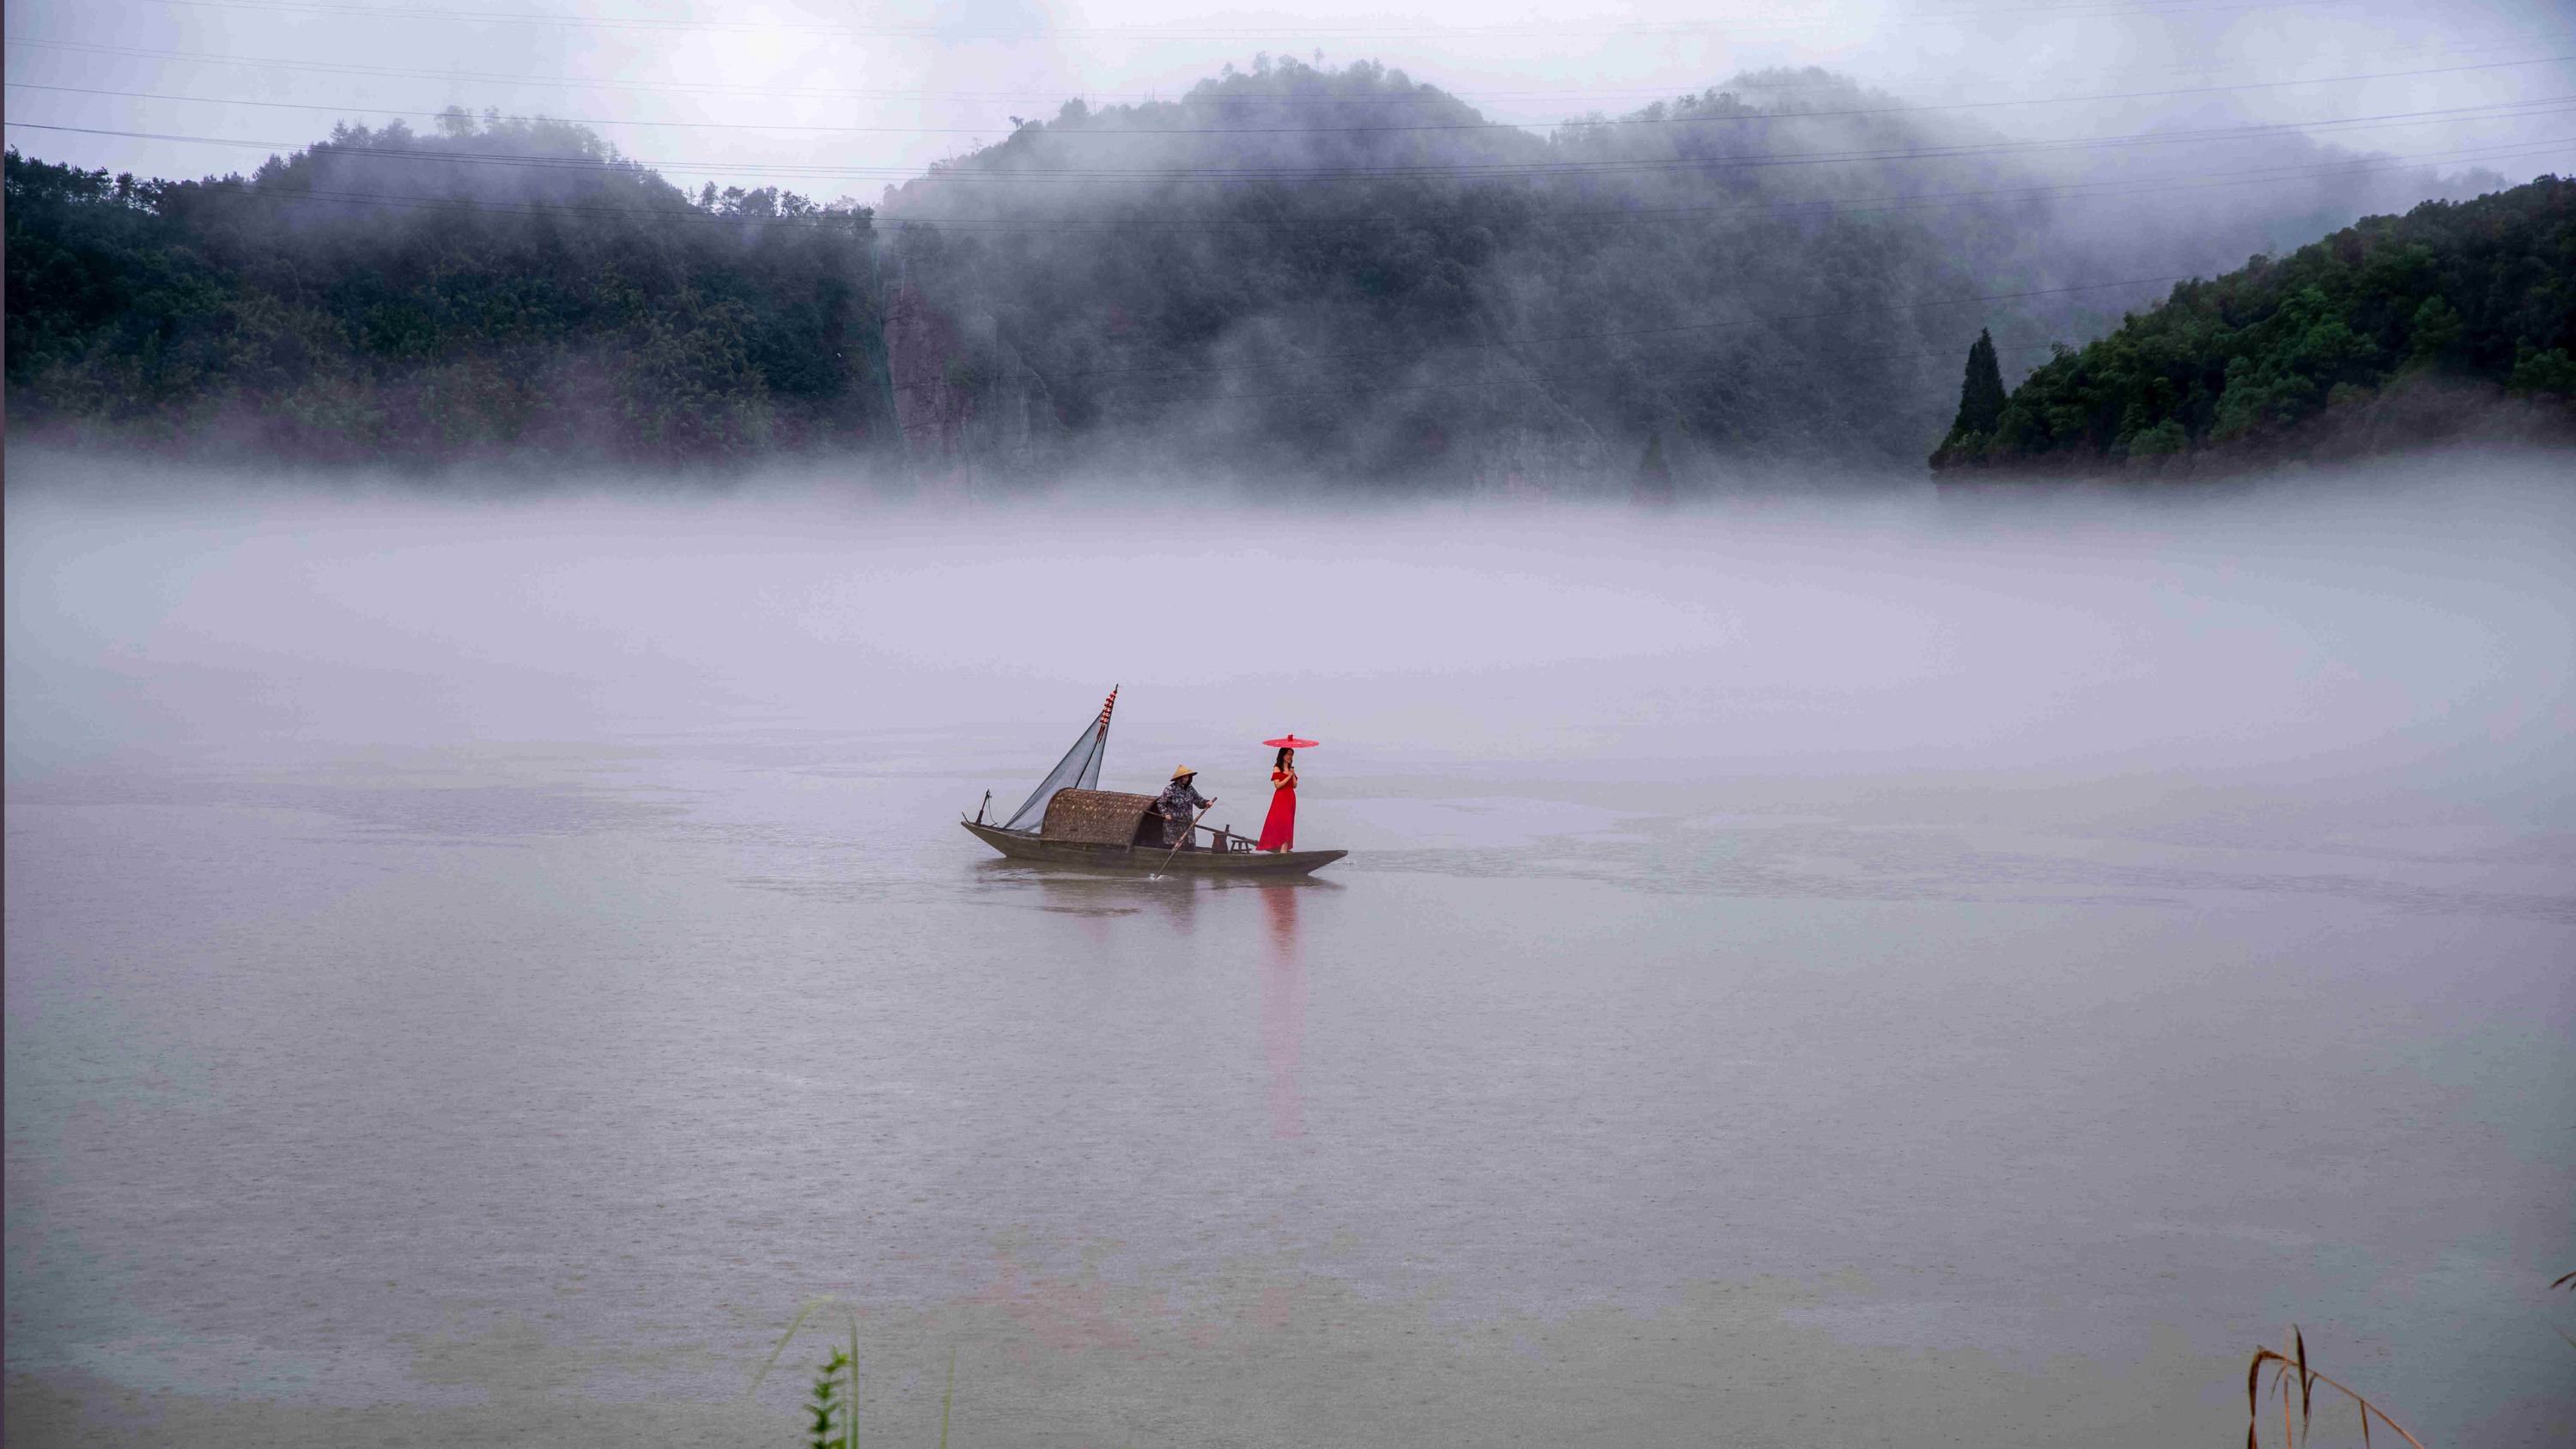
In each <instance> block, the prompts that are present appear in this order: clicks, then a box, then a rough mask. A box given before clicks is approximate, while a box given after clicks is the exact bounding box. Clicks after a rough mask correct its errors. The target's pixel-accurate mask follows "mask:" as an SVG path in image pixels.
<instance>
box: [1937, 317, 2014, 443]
mask: <svg viewBox="0 0 2576 1449" xmlns="http://www.w3.org/2000/svg"><path fill="white" fill-rule="evenodd" d="M2003 415H2004V371H2003V368H2002V367H2001V366H2000V365H1998V364H1997V363H1996V362H1995V339H1994V337H1993V335H1992V334H1990V333H1988V332H1987V331H1986V330H1985V329H1984V328H1982V327H1980V328H1978V329H1977V340H1976V341H1974V342H1971V343H1969V344H1968V376H1967V379H1966V380H1965V381H1963V382H1962V383H1960V384H1959V419H1958V421H1957V422H1954V423H1952V424H1951V425H1950V435H1951V436H1952V437H1953V438H1956V437H1960V436H1963V435H1965V434H1968V433H1992V432H1993V431H1994V430H1995V422H1996V420H1997V419H1999V418H2001V417H2002V416H2003Z"/></svg>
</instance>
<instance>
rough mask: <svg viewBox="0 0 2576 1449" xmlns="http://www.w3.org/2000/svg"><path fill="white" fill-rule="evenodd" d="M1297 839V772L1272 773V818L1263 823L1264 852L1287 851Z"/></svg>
mask: <svg viewBox="0 0 2576 1449" xmlns="http://www.w3.org/2000/svg"><path fill="white" fill-rule="evenodd" d="M1296 838H1297V772H1296V771H1294V770H1273V771H1271V772H1270V816H1269V818H1268V819H1266V820H1264V821H1262V822H1261V844H1260V848H1261V849H1263V850H1286V849H1288V848H1289V846H1290V844H1291V843H1292V842H1294V841H1295V840H1296Z"/></svg>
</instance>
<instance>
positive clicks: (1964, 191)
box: [7, 60, 2468, 491]
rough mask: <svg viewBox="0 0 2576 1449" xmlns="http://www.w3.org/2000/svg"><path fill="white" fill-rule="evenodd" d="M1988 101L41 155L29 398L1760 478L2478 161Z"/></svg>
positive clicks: (1862, 440) (387, 453) (386, 422)
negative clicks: (760, 167)
mask: <svg viewBox="0 0 2576 1449" xmlns="http://www.w3.org/2000/svg"><path fill="white" fill-rule="evenodd" d="M1961 114H1967V113H1963V112H1960V111H1958V110H1956V109H1948V110H1945V109H1943V108H1938V107H1934V108H1928V109H1927V108H1922V107H1911V106H1907V105H1905V104H1904V103H1902V102H1900V101H1898V100H1897V99H1896V98H1894V97H1890V96H1887V95H1884V94H1881V93H1878V92H1874V91H1870V90H1867V89H1865V88H1863V87H1860V86H1858V85H1856V84H1854V83H1852V82H1850V81H1848V80H1845V79H1841V78H1837V77H1834V76H1831V75H1827V74H1825V73H1823V72H1820V71H1812V70H1811V71H1796V72H1789V71H1780V72H1764V73H1760V74H1754V75H1748V76H1740V77H1737V78H1736V79H1735V80H1733V81H1730V82H1728V83H1726V84H1725V85H1724V86H1719V87H1712V88H1710V89H1707V90H1704V91H1701V92H1698V93H1696V94H1692V95H1686V96H1681V97H1678V98H1675V99H1673V100H1670V101H1666V102H1660V103H1657V104H1654V105H1650V106H1646V107H1643V108H1641V109H1638V110H1635V111H1632V112H1630V113H1628V114H1625V115H1621V116H1617V117H1601V116H1593V117H1586V118H1582V119H1578V120H1575V121H1571V122H1568V123H1566V124H1564V125H1561V126H1558V127H1555V128H1553V129H1550V130H1546V131H1539V130H1531V129H1525V128H1521V127H1516V126H1502V125H1495V124H1492V123H1489V122H1488V121H1486V120H1485V118H1484V117H1482V116H1481V115H1479V114H1478V113H1477V112H1476V111H1475V110H1474V109H1473V108H1471V107H1469V106H1467V105H1466V104H1464V103H1463V102H1461V101H1460V100H1459V99H1458V98H1456V97H1454V96H1451V95H1449V94H1447V93H1445V92H1443V91H1441V90H1439V89H1437V88H1435V87H1432V86H1428V85H1422V84H1418V83H1416V82H1414V81H1412V80H1410V79H1408V78H1407V77H1405V76H1404V75H1403V74H1402V73H1400V72H1395V71H1389V70H1386V69H1383V68H1381V67H1379V66H1376V65H1372V64H1368V63H1365V62H1363V63H1358V64H1353V65H1349V66H1344V67H1339V68H1327V67H1323V66H1320V65H1311V66H1310V65H1305V64H1301V63H1297V62H1294V61H1278V62H1272V61H1268V60H1263V61H1260V62H1257V63H1256V64H1255V65H1254V66H1253V67H1252V68H1251V69H1250V70H1248V71H1243V72H1235V71H1232V70H1231V68H1229V70H1228V72H1227V73H1226V74H1223V75H1220V76H1218V77H1216V78H1213V79H1210V80H1207V81H1204V82H1202V83H1200V84H1199V85H1197V86H1195V87H1193V88H1192V89H1191V90H1190V91H1189V92H1188V93H1187V94H1185V95H1184V96H1182V97H1181V98H1180V99H1178V100H1175V101H1171V102H1162V103H1155V104H1146V105H1132V106H1117V107H1109V108H1103V109H1092V108H1089V107H1086V106H1084V105H1082V104H1081V103H1079V102H1075V103H1069V104H1067V105H1066V106H1065V107H1064V108H1063V109H1062V111H1061V112H1060V113H1059V114H1058V115H1056V116H1055V117H1053V118H1051V119H1048V120H1045V121H1031V122H1015V126H1014V129H1013V130H1012V131H1011V133H1010V134H1009V135H1008V137H1007V138H1006V139H1004V140H1002V141H1000V142H999V143H997V144H994V145H991V146H986V147H983V148H980V149H977V150H974V151H972V152H971V153H969V154H966V155H962V156H959V157H956V158H954V159H952V160H950V161H947V162H943V163H941V164H939V165H936V166H934V167H932V168H930V169H929V171H928V172H927V173H926V174H924V175H922V176H921V177H919V178H917V179H915V180H913V181H911V182H909V183H907V184H905V185H903V186H900V187H895V188H890V189H889V190H888V192H887V194H886V196H885V197H884V198H883V202H882V204H881V205H880V206H877V207H874V208H870V207H862V206H858V205H856V204H855V203H851V202H847V201H842V202H835V203H833V204H831V205H828V206H825V205H817V204H815V203H813V202H811V201H808V200H806V199H804V198H801V197H798V196H795V195H793V194H789V193H782V192H780V191H778V190H776V189H775V188H762V189H756V190H742V189H734V190H729V191H723V192H718V191H717V190H716V189H715V188H714V187H712V186H709V187H706V188H703V189H701V190H700V191H699V192H698V193H697V194H695V195H690V194H687V193H685V192H683V191H681V190H680V189H679V188H676V187H674V186H672V185H670V184H669V183H668V182H666V181H664V180H663V179H662V178H661V177H660V176H658V175H656V174H655V173H654V172H653V171H651V170H650V169H648V168H646V167H643V166H640V165H637V164H635V163H634V162H632V161H630V160H627V159H625V158H623V157H621V156H620V155H619V154H618V153H617V152H616V151H614V150H613V149H611V148H609V147H607V146H606V145H604V144H603V143H602V142H601V141H600V140H599V139H598V138H597V137H596V136H594V135H592V134H591V133H589V132H588V131H586V130H584V129H582V128H580V127H577V126H572V125H568V124H562V123H555V122H544V121H532V122H531V121H505V120H503V119H501V118H499V117H497V116H490V115H487V116H485V117H483V118H481V119H480V120H477V119H474V118H470V117H467V116H465V115H464V114H462V113H460V112H451V113H450V114H449V115H448V116H447V117H445V118H444V119H443V121H442V122H441V124H440V125H439V126H438V127H437V128H435V133H434V134H421V133H415V132H413V131H411V130H409V129H406V128H404V127H402V126H399V125H396V126H390V127H385V128H382V129H373V130H371V129H367V128H363V127H357V128H351V127H343V128H341V129H339V130H337V131H335V132H334V133H333V134H332V136H331V138H330V139H329V140H327V141H324V142H321V143H319V144H317V145H315V146H313V147H311V148H309V149H307V150H305V151H302V152H298V153H296V154H294V155H292V156H288V157H281V158H275V159H272V160H271V161H270V162H269V163H268V164H266V165H264V166H262V167H260V168H259V169H258V170H257V171H256V172H254V173H252V174H250V175H248V176H228V177H220V178H209V179H206V180H203V181H180V182H162V181H137V180H133V179H131V178H126V177H115V178H111V177H109V176H107V175H105V174H103V173H99V172H84V171H78V170H71V169H67V168H64V167H60V166H54V165H49V164H47V163H45V162H42V161H37V160H32V159H27V158H22V157H20V156H18V155H16V153H14V152H12V153H11V155H10V157H9V160H8V171H7V202H8V213H7V224H8V235H7V244H8V343H9V355H8V367H7V380H8V402H9V411H10V415H11V420H12V422H14V423H16V424H18V425H19V427H20V429H21V433H22V436H43V435H45V434H46V433H48V432H49V431H66V432H72V433H75V434H79V435H83V436H92V435H108V436H115V437H121V438H128V439H138V440H145V441H150V442H155V443H158V444H160V445H163V446H169V447H178V448H185V449H188V450H189V451H191V452H192V453H204V452H207V451H210V450H211V451H226V450H229V451H232V452H236V453H247V454H251V455H255V456H260V457H282V458H291V459H307V460H314V461H326V462H343V461H381V462H394V463H401V464H421V465H436V464H441V463H445V462H449V461H455V460H471V459H477V458H488V457H497V456H502V455H508V454H517V453H522V452H531V453H538V454H542V455H546V456H552V457H562V458H571V459H577V460H584V461H588V460H602V461H614V462H647V463H655V464H683V465H685V464H690V463H695V462H715V461H723V460H729V459H745V458H752V457H765V456H771V455H775V454H779V453H785V452H807V453H812V452H820V451H832V452H850V451H853V450H862V449H864V450H869V452H870V454H871V457H870V462H871V465H872V466H877V465H882V466H886V467H897V466H899V467H903V468H908V469H910V470H912V471H913V472H915V473H916V474H919V475H921V476H924V477H933V478H936V477H953V476H957V475H961V474H962V475H967V476H974V475H993V474H1011V473H1018V474H1023V475H1032V476H1047V475H1052V474H1057V473H1061V472H1064V471H1067V470H1078V469H1085V468H1090V469H1097V470H1102V471H1111V470H1114V471H1115V472H1117V473H1118V475H1119V476H1137V475H1140V474H1143V475H1168V476H1174V477H1180V478H1205V477H1207V476H1209V475H1212V474H1213V475H1231V476H1233V477H1236V478H1246V479H1273V478H1284V477H1305V478H1329V479H1336V480H1345V481H1355V482H1360V483H1363V484H1370V485H1376V486H1451V485H1489V484H1501V485H1505V486H1510V485H1513V484H1515V483H1516V482H1520V481H1527V482H1530V483H1532V484H1535V485H1537V486H1543V487H1557V486H1568V485H1569V484H1573V485H1579V486H1603V485H1606V486H1609V487H1613V488H1621V489H1624V488H1627V487H1631V486H1637V487H1645V488H1651V489H1655V490H1659V491H1660V490H1673V491H1681V490H1687V489H1692V488H1706V487H1720V486H1740V485H1742V484H1743V483H1744V482H1745V481H1746V480H1752V479H1758V478H1759V477H1761V476H1762V475H1763V474H1764V473H1766V472H1771V471H1795V470H1797V469H1799V468H1800V467H1801V466H1803V465H1807V464H1828V465H1834V466H1836V467H1840V466H1841V465H1847V464H1855V463H1857V464H1862V465H1864V466H1868V465H1878V466H1896V467H1910V466H1912V464H1913V463H1914V460H1916V459H1919V458H1921V457H1922V455H1923V450H1924V448H1925V447H1926V446H1928V445H1929V444H1930V443H1931V442H1932V440H1933V439H1935V438H1936V437H1938V436H1939V435H1940V432H1941V429H1942V428H1943V426H1944V425H1945V424H1946V423H1947V422H1948V421H1949V420H1950V417H1951V399H1952V396H1953V394H1952V388H1953V385H1954V382H1955V379H1956V377H1957V373H1956V372H1955V370H1954V369H1955V367H1956V365H1957V364H1956V359H1957V357H1958V349H1959V348H1960V347H1961V346H1963V345H1965V344H1966V343H1967V341H1968V339H1969V338H1970V337H1971V336H1973V335H1975V330H1976V328H1977V327H1978V326H1980V325H1987V326H1990V327H1991V328H1992V330H1993V335H1994V342H1995V346H1996V348H1997V349H1998V350H1999V351H2000V353H2001V354H2002V356H2004V357H2005V358H2007V359H2009V360H2010V362H2011V363H2012V365H2013V366H2014V368H2015V369H2016V370H2018V368H2019V366H2020V365H2021V364H2022V363H2023V362H2024V361H2026V360H2027V359H2028V358H2029V357H2031V356H2032V355H2033V350H2032V349H2033V348H2034V346H2035V345H2036V346H2045V339H2046V338H2049V337H2052V336H2054V337H2064V336H2070V335H2077V336H2082V335H2092V334H2093V333H2095V332H2097V331H2099V330H2101V329H2103V328H2105V327H2108V326H2109V325H2111V323H2112V322H2113V320H2114V319H2115V318H2116V317H2117V315H2118V313H2119V309H2120V308H2122V307H2125V306H2128V305H2133V303H2134V300H2135V299H2136V298H2137V297H2138V296H2139V281H2138V279H2140V278H2152V277H2161V276H2170V275H2174V274H2178V273H2183V272H2187V271H2191V270H2195V269H2198V270H2214V269H2215V268H2216V267H2217V266H2218V265H2222V264H2223V263H2222V262H2220V261H2218V260H2216V257H2218V256H2220V255H2223V256H2225V257H2236V256H2242V255H2244V253H2245V251H2246V250H2248V249H2250V247H2251V246H2255V245H2270V244H2272V242H2271V239H2272V238H2274V237H2276V236H2279V235H2282V234H2283V233H2285V232H2286V233H2288V234H2289V235H2290V236H2292V237H2306V236H2313V235H2316V234H2318V232H2319V231H2320V230H2322V229H2324V228H2325V227H2327V226H2331V225H2334V224H2338V223H2339V222H2341V221H2344V220H2349V219H2350V218H2351V217H2353V216H2357V215H2360V214H2361V210H2362V209H2363V208H2362V207H2361V206H2360V205H2359V204H2358V203H2360V202H2361V201H2363V200H2365V199H2368V198H2371V197H2376V196H2380V195H2382V194H2384V193H2387V192H2388V191H2390V189H2391V188H2402V194H2405V195H2408V196H2421V195H2425V194H2428V191H2427V188H2433V187H2437V186H2439V185H2448V184H2452V183H2451V182H2449V181H2444V180H2442V179H2441V178H2437V177H2435V176H2434V175H2433V173H2431V172H2429V171H2425V170H2423V169H2422V168H2414V169H2411V170H2410V169H2406V168H2403V167H2394V166H2389V165H2382V164H2379V163H2376V162H2373V163H2370V164H2368V165H2360V166H2356V165H2355V163H2356V162H2358V161H2362V160H2364V159H2366V158H2357V157H2354V156H2353V155H2352V154H2351V153H2345V152H2335V151H2332V150H2330V148H2326V147H2322V146H2320V145H2319V144H2318V143H2316V142H2313V141H2310V140H2308V139H2306V138H2304V137H2300V136H2297V135H2295V134H2293V133H2285V132H2280V131H2278V130H2267V129H2265V128H2259V127H2254V128H2245V127H2236V128H2228V127H2221V128H2217V130H2215V131H2211V132H2198V131H2195V132H2177V133H2174V134H2173V135H2170V136H2161V135H2151V136H2147V137H2143V138H2141V137H2134V136H2133V137H2114V138H2111V140H2112V141H2113V142H2116V144H2111V145H2105V146H2101V147H2092V146H2090V145H2089V144H2083V143H2078V144H2076V145H2075V146H2074V148H2073V149H2069V147H2068V146H2066V145H2062V144H2059V143H2055V142H2052V143H2050V145H2048V146H2046V147H2039V148H2033V147H2030V146H2027V145H2023V144H2018V143H2013V142H2010V141H2008V140H2007V139H2006V138H2003V137H2000V136H1998V135H1996V134H1994V133H1993V132H1991V131H1987V130H1983V129H1980V128H1979V127H1978V126H1977V125H1976V124H1974V123H1971V122H1969V121H1965V120H1961V119H1958V117H1959V116H1960V115H1961ZM2177 188H2181V189H2184V190H2187V191H2188V192H2189V194H2190V196H2191V198H2192V206H2191V214H2192V215H2193V217H2194V218H2195V221H2196V225H2195V227H2194V228H2193V229H2190V230H2184V229H2180V228H2177V227H2176V226H2174V225H2173V224H2172V221H2171V215H2170V214H2171V213H2172V212H2173V211H2174V207H2173V205H2172V199H2173V196H2174V195H2175V192H2176V189H2177ZM2463 315H2464V316H2465V315H2468V314H2467V313H2466V312H2465V311H2464V314H2463Z"/></svg>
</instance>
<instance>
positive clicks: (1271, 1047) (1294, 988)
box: [1261, 884, 1306, 1137]
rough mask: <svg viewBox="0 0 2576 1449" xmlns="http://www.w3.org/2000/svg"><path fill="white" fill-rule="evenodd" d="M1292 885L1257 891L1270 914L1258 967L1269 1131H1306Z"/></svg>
mask: <svg viewBox="0 0 2576 1449" xmlns="http://www.w3.org/2000/svg"><path fill="white" fill-rule="evenodd" d="M1304 894H1305V891H1304V889H1303V888H1302V887H1299V886H1295V885H1287V884H1280V885H1271V886H1267V887H1264V888H1263V890H1262V892H1261V903H1262V905H1264V906H1265V907H1267V908H1268V909H1269V912H1270V949H1269V951H1268V953H1267V954H1266V956H1265V958H1264V959H1263V962H1262V967H1261V1049H1262V1052H1263V1054H1264V1055H1266V1056H1267V1057H1268V1058H1269V1059H1270V1135H1271V1136H1273V1137H1303V1136H1305V1135H1306V1110H1305V1106H1304V1104H1303V1103H1301V1102H1300V1101H1299V1100H1298V1097H1297V1051H1298V1048H1299V1047H1300V1046H1301V1045H1303V1044H1304V1042H1305V1039H1306V963H1305V958H1304V957H1303V956H1302V955H1300V954H1299V951H1298V942H1297V901H1298V898H1299V897H1300V896H1302V895H1304Z"/></svg>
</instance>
